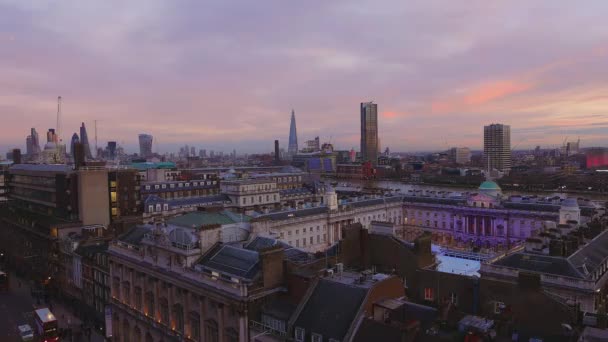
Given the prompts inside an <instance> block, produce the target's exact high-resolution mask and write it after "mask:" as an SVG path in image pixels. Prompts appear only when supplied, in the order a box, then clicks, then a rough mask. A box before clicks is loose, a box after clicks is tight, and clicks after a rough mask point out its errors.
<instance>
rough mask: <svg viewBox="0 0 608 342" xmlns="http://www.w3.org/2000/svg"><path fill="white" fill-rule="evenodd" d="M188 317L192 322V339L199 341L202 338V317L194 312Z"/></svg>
mask: <svg viewBox="0 0 608 342" xmlns="http://www.w3.org/2000/svg"><path fill="white" fill-rule="evenodd" d="M188 316H189V317H188V319H189V320H190V337H191V339H193V340H195V341H198V340H199V339H200V338H201V316H200V315H199V314H198V313H197V312H194V311H191V312H190V314H189V315H188Z"/></svg>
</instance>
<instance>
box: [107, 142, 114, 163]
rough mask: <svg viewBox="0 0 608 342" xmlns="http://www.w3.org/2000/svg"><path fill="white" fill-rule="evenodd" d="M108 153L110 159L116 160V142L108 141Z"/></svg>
mask: <svg viewBox="0 0 608 342" xmlns="http://www.w3.org/2000/svg"><path fill="white" fill-rule="evenodd" d="M106 152H107V154H108V159H114V158H116V141H108V146H106Z"/></svg>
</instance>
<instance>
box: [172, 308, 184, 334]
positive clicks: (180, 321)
mask: <svg viewBox="0 0 608 342" xmlns="http://www.w3.org/2000/svg"><path fill="white" fill-rule="evenodd" d="M173 318H174V322H175V330H177V331H178V332H180V333H183V332H184V309H183V308H182V306H181V304H175V305H173Z"/></svg>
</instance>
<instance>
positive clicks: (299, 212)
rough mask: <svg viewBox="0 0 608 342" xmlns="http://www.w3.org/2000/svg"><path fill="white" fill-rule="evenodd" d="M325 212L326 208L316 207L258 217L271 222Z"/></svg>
mask: <svg viewBox="0 0 608 342" xmlns="http://www.w3.org/2000/svg"><path fill="white" fill-rule="evenodd" d="M327 211H328V209H327V207H316V208H306V209H298V210H287V211H280V212H274V213H268V214H264V215H260V216H259V217H260V218H268V219H270V220H272V221H281V220H287V219H289V218H294V217H306V216H312V215H319V214H324V213H327Z"/></svg>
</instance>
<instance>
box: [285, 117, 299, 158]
mask: <svg viewBox="0 0 608 342" xmlns="http://www.w3.org/2000/svg"><path fill="white" fill-rule="evenodd" d="M297 153H298V132H297V131H296V112H295V111H294V110H293V109H292V110H291V124H290V125H289V146H288V147H287V154H288V155H289V157H293V156H295V155H296V154H297Z"/></svg>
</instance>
